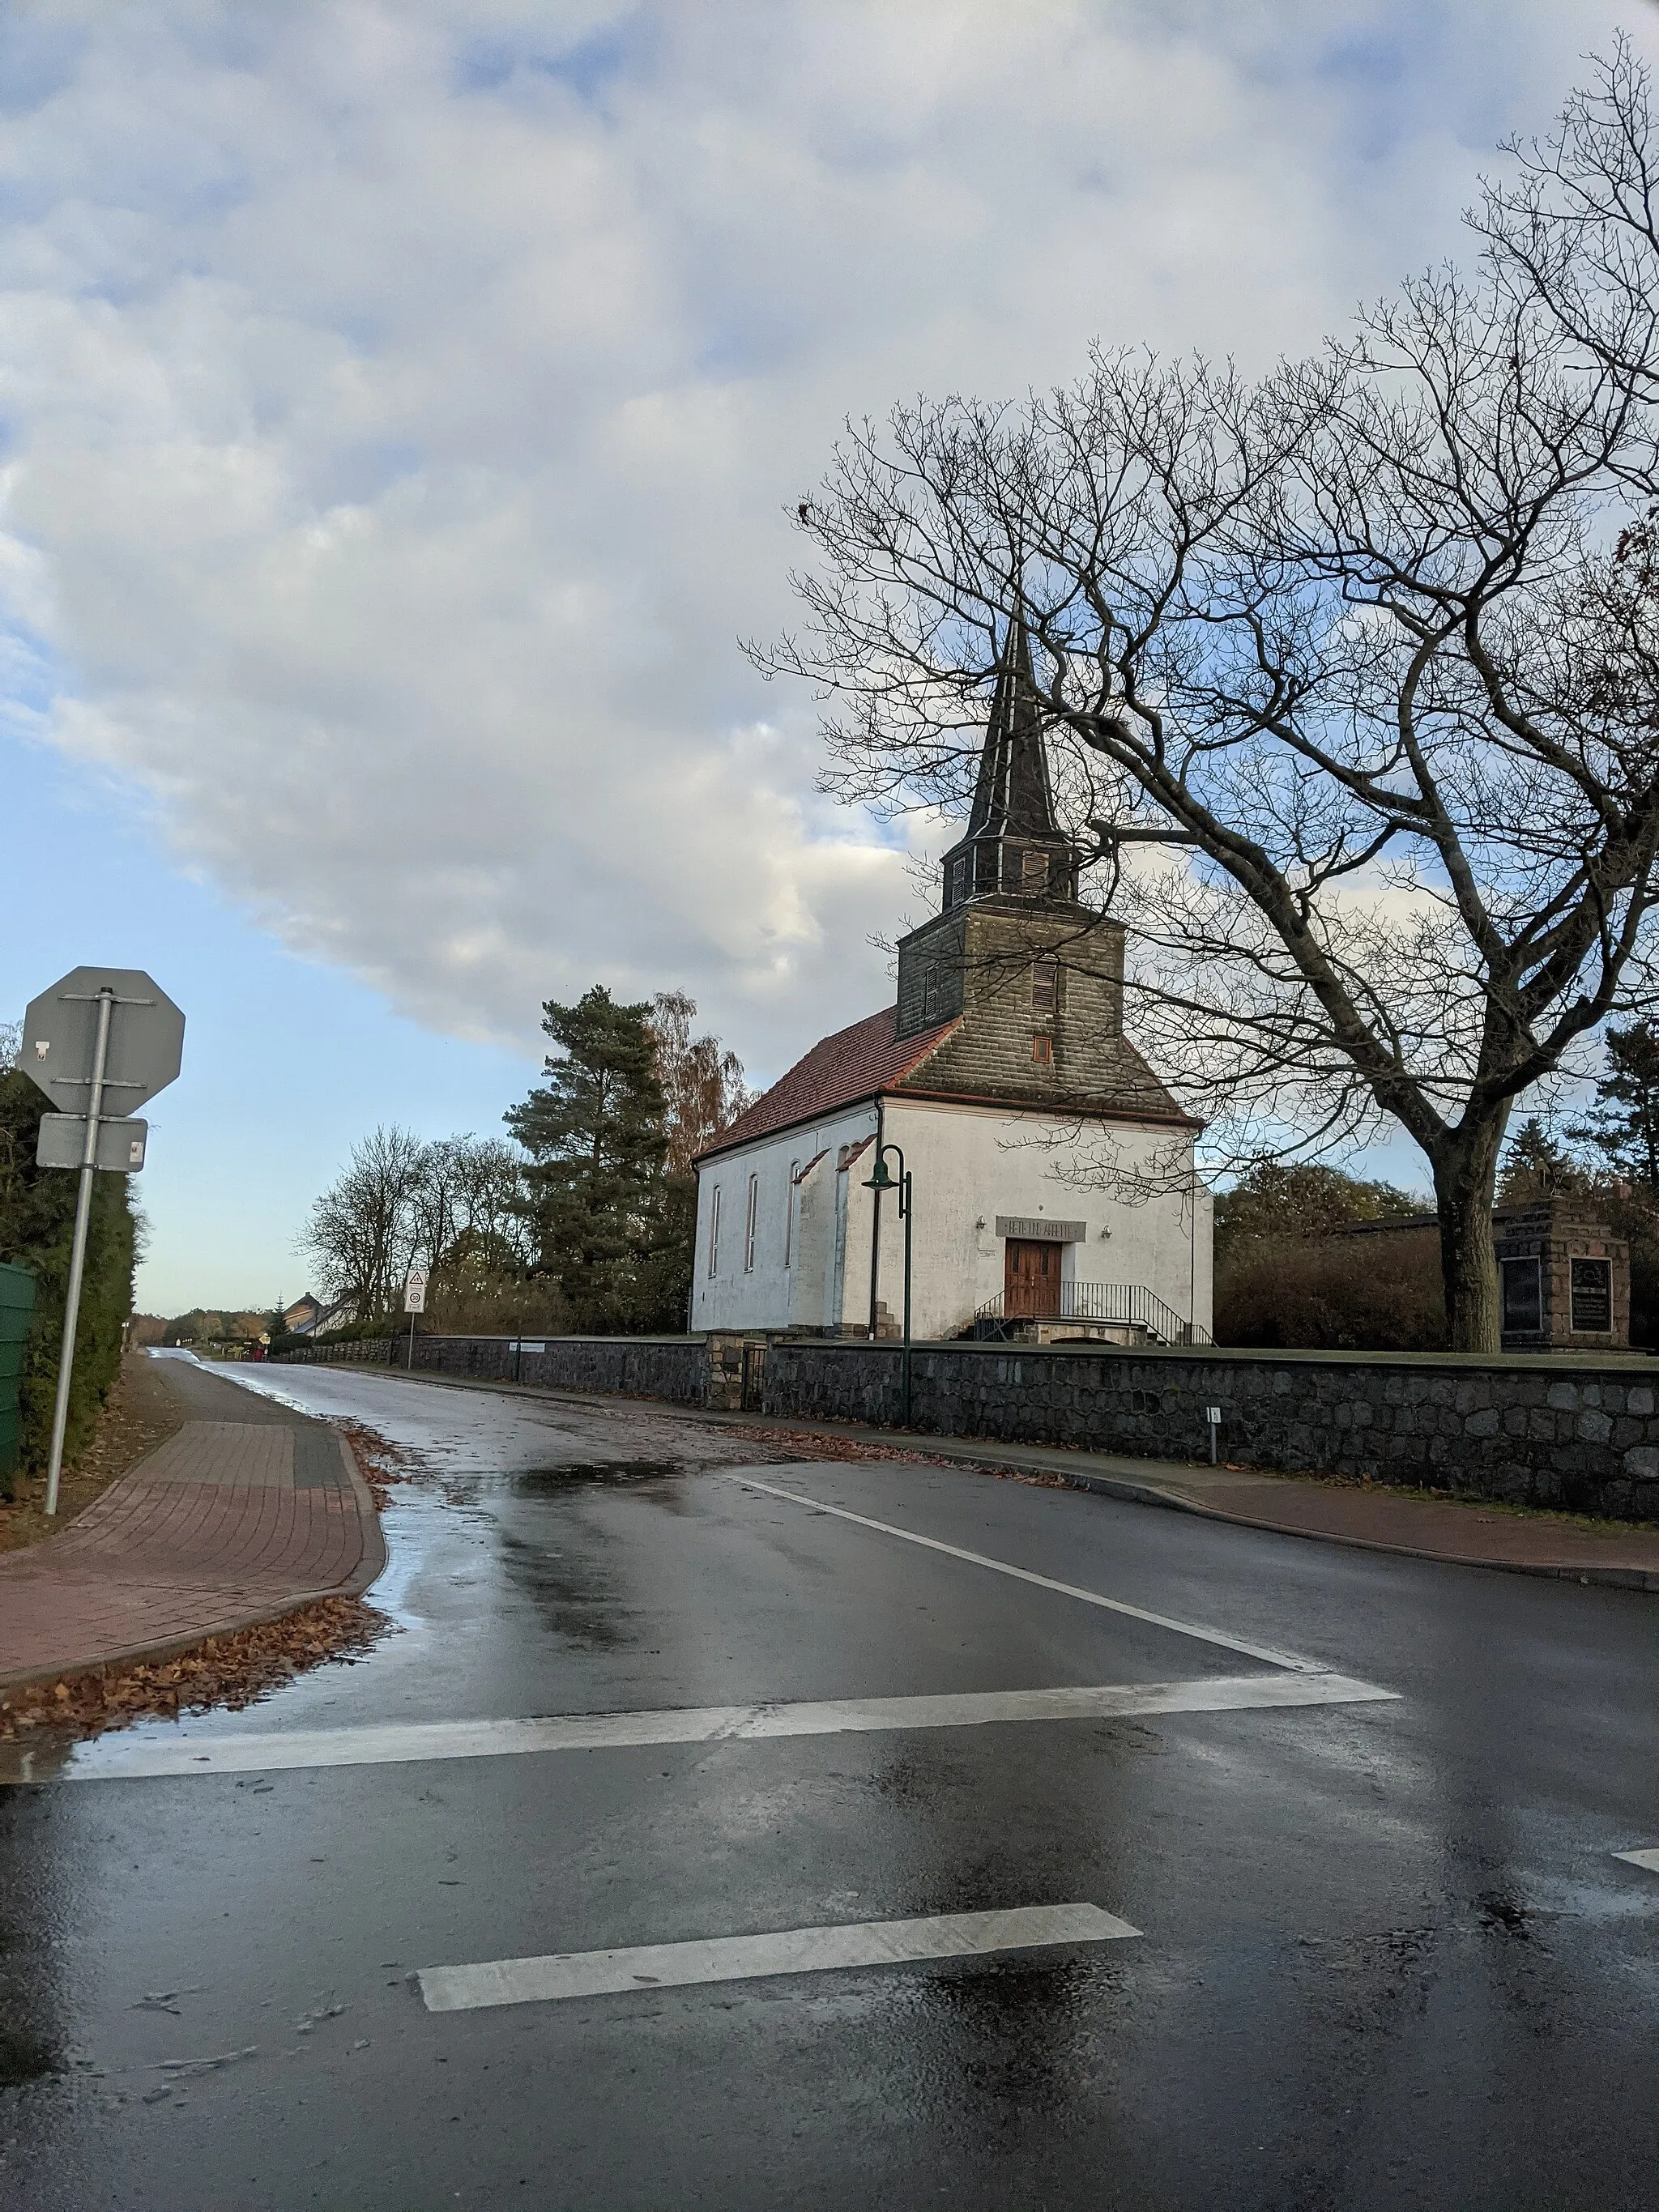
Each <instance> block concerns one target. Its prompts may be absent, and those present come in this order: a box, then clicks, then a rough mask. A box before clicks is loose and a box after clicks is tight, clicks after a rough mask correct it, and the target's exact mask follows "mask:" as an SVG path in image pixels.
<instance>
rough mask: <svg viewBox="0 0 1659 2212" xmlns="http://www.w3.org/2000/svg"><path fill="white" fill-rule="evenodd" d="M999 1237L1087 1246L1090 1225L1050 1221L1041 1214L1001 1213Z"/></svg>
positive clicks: (999, 1217) (998, 1224)
mask: <svg viewBox="0 0 1659 2212" xmlns="http://www.w3.org/2000/svg"><path fill="white" fill-rule="evenodd" d="M997 1235H998V1236H999V1237H1018V1238H1021V1239H1024V1240H1028V1241H1033V1242H1035V1243H1039V1244H1086V1243H1088V1241H1089V1225H1088V1223H1087V1222H1086V1221H1050V1220H1049V1219H1048V1217H1047V1216H1046V1215H1044V1214H1041V1213H1037V1214H1032V1215H1030V1216H1027V1215H1025V1214H1023V1213H1000V1214H998V1216H997Z"/></svg>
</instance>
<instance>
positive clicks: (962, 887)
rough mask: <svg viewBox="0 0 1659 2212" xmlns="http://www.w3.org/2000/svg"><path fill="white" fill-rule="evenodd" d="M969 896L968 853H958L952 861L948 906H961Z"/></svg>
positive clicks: (946, 902) (946, 901) (947, 897)
mask: <svg viewBox="0 0 1659 2212" xmlns="http://www.w3.org/2000/svg"><path fill="white" fill-rule="evenodd" d="M967 896H968V855H967V854H966V853H958V854H957V857H956V859H955V860H952V861H951V887H950V890H949V892H948V894H947V896H946V899H945V904H946V905H947V906H960V905H961V904H962V902H963V899H965V898H966V897H967Z"/></svg>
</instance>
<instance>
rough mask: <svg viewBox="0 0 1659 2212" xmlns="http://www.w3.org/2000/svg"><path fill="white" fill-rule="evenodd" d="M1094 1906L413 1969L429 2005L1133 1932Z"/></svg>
mask: <svg viewBox="0 0 1659 2212" xmlns="http://www.w3.org/2000/svg"><path fill="white" fill-rule="evenodd" d="M1139 1933H1140V1930H1139V1929H1138V1928H1132V1927H1131V1926H1130V1925H1129V1923H1128V1922H1127V1920H1120V1919H1119V1918H1118V1917H1117V1916H1116V1915H1115V1913H1111V1912H1103V1911H1101V1909H1100V1907H1099V1906H1098V1905H1024V1906H1021V1907H1018V1908H1017V1909H1016V1910H1014V1911H1007V1912H951V1913H944V1914H941V1915H939V1917H937V1918H934V1919H931V1920H866V1921H863V1922H860V1923H855V1924H854V1925H852V1926H848V1927H842V1928H784V1929H778V1930H776V1931H775V1933H773V1934H771V1935H768V1936H716V1937H714V1938H713V1939H711V1940H709V1941H708V1942H696V1943H648V1944H645V1945H643V1946H641V1948H638V1949H635V1950H627V1951H562V1952H555V1953H553V1954H550V1956H548V1957H546V1958H543V1959H490V1960H485V1961H484V1962H483V1964H482V1965H479V1966H427V1967H423V1968H422V1971H421V1972H420V1974H419V1975H418V1976H417V1979H418V1980H419V1982H420V1984H421V1995H422V1996H423V1997H424V1998H425V2000H426V2008H427V2010H428V2012H475V2011H477V2010H478V2009H480V2008H483V2007H485V2006H489V2005H509V2004H540V2003H545V2002H548V2001H549V2000H550V1999H555V1998H560V1997H598V1996H611V1995H614V1994H616V1993H617V1991H619V1990H627V1991H629V1993H630V1994H631V1995H633V1996H639V1994H640V1992H641V1990H647V1989H684V1988H685V1987H687V1986H688V1985H689V1984H692V1983H696V1982H747V1981H754V1980H756V1979H757V1978H760V1977H762V1976H764V1975H770V1974H822V1973H827V1972H831V1971H833V1970H834V1969H835V1968H836V1967H844V1966H900V1965H903V1964H905V1963H908V1961H910V1960H918V1959H966V1958H973V1957H976V1956H978V1955H980V1954H982V1953H985V1952H987V1951H1029V1950H1031V1949H1033V1948H1036V1946H1038V1945H1040V1944H1044V1943H1114V1942H1119V1941H1121V1939H1122V1938H1123V1937H1124V1936H1139Z"/></svg>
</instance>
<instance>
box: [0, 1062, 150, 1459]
mask: <svg viewBox="0 0 1659 2212" xmlns="http://www.w3.org/2000/svg"><path fill="white" fill-rule="evenodd" d="M50 1111H51V1109H50V1108H49V1106H48V1105H47V1103H46V1096H45V1094H44V1092H42V1091H37V1090H36V1088H35V1086H34V1085H33V1084H32V1083H31V1082H30V1081H29V1079H28V1078H27V1076H26V1075H24V1074H21V1073H19V1072H18V1071H17V1070H15V1069H14V1070H12V1071H11V1073H9V1074H3V1075H0V1260H6V1261H11V1262H12V1263H13V1264H14V1265H15V1266H17V1267H27V1268H28V1269H29V1271H30V1272H31V1273H33V1276H34V1277H35V1279H36V1282H37V1284H38V1285H39V1288H38V1290H37V1291H36V1295H35V1306H34V1322H33V1327H32V1328H31V1329H30V1331H29V1340H28V1345H27V1349H26V1351H25V1352H24V1354H23V1372H22V1376H21V1388H20V1389H19V1393H18V1396H19V1401H20V1404H21V1413H22V1437H21V1446H22V1449H21V1462H22V1465H23V1467H24V1468H25V1469H26V1470H27V1471H29V1472H38V1471H40V1469H42V1468H45V1466H46V1458H47V1455H48V1453H49V1451H50V1449H51V1445H52V1401H53V1399H54V1397H55V1396H56V1394H57V1389H58V1349H59V1346H60V1345H61V1344H62V1341H63V1335H64V1290H65V1287H66V1285H67V1283H68V1279H69V1263H70V1243H71V1241H72V1239H73V1237H74V1232H75V1194H76V1185H77V1184H78V1182H79V1181H80V1178H79V1176H75V1175H72V1174H70V1173H69V1172H68V1171H67V1170H64V1169H63V1168H37V1167H36V1166H35V1164H34V1152H35V1146H36V1145H37V1143H38V1142H39V1139H40V1117H41V1115H43V1114H46V1113H48V1112H50ZM137 1257H138V1251H137V1223H136V1221H135V1219H134V1218H133V1211H132V1203H131V1194H130V1190H129V1182H128V1178H127V1177H126V1176H119V1175H100V1176H95V1177H94V1182H93V1200H92V1224H91V1229H90V1232H89V1234H88V1240H87V1268H86V1279H85V1280H84V1282H83V1283H82V1288H81V1324H80V1328H79V1330H78V1331H77V1334H76V1357H75V1383H74V1388H73V1389H72V1391H71V1393H70V1412H69V1431H68V1435H67V1437H66V1439H65V1443H64V1456H65V1458H66V1459H68V1460H71V1461H72V1460H74V1459H76V1458H77V1457H78V1456H79V1455H80V1454H81V1453H82V1451H83V1450H84V1449H86V1447H87V1445H88V1443H90V1441H91V1438H92V1433H93V1430H94V1426H95V1425H96V1423H97V1419H98V1414H99V1411H100V1408H101V1407H102V1405H103V1402H104V1401H105V1399H106V1397H107V1396H108V1395H109V1391H110V1386H111V1384H112V1383H113V1382H114V1380H115V1377H116V1375H117V1373H118V1370H119V1368H120V1364H121V1326H122V1323H123V1322H125V1320H126V1317H127V1316H128V1315H129V1314H130V1313H131V1311H132V1274H133V1269H134V1267H136V1265H137Z"/></svg>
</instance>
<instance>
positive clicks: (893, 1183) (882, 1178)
mask: <svg viewBox="0 0 1659 2212" xmlns="http://www.w3.org/2000/svg"><path fill="white" fill-rule="evenodd" d="M889 1152H896V1153H897V1154H898V1165H899V1171H898V1174H897V1176H896V1177H895V1176H890V1174H889V1173H888V1171H887V1155H888V1153H889ZM864 1188H866V1190H874V1191H884V1190H896V1191H897V1193H898V1211H899V1219H900V1220H901V1221H902V1223H903V1224H904V1355H903V1365H902V1368H901V1370H900V1375H901V1383H900V1413H899V1425H900V1426H901V1428H906V1429H908V1427H909V1425H910V1170H909V1169H908V1168H907V1167H906V1166H905V1164H904V1152H903V1150H902V1146H898V1145H878V1146H877V1147H876V1170H875V1173H874V1174H873V1175H872V1176H871V1178H870V1180H869V1182H866V1184H865V1186H864Z"/></svg>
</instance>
